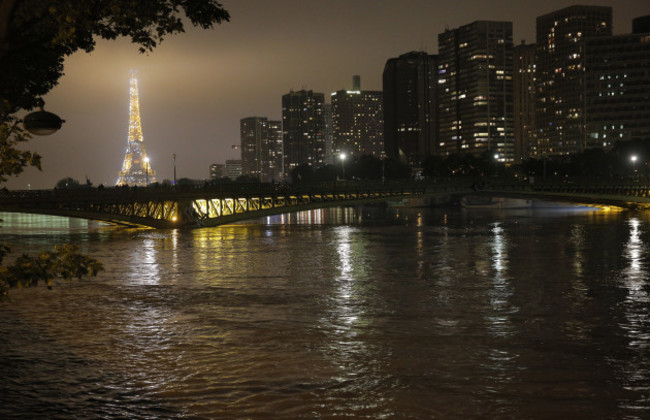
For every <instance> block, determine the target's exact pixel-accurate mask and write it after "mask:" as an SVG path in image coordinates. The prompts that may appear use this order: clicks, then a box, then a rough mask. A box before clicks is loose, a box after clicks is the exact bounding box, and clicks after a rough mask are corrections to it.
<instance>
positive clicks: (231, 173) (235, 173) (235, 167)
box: [225, 159, 242, 181]
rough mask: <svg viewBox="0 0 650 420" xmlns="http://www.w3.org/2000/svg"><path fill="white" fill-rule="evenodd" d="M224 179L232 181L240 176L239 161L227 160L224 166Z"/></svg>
mask: <svg viewBox="0 0 650 420" xmlns="http://www.w3.org/2000/svg"><path fill="white" fill-rule="evenodd" d="M225 172H226V177H227V178H230V179H232V180H233V181H234V180H236V179H237V178H239V177H240V176H242V170H241V159H227V160H226V165H225Z"/></svg>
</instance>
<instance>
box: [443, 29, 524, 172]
mask: <svg viewBox="0 0 650 420" xmlns="http://www.w3.org/2000/svg"><path fill="white" fill-rule="evenodd" d="M438 48H439V54H438V69H439V70H438V73H439V74H438V78H439V84H438V101H439V104H438V111H439V118H440V120H439V121H440V122H439V124H440V127H439V133H440V134H439V141H438V146H437V149H438V152H439V153H440V154H446V155H448V154H452V153H468V154H472V155H484V154H487V153H489V154H490V156H495V157H496V159H497V160H499V161H501V162H511V161H512V160H513V158H514V131H513V130H514V121H513V80H512V76H513V42H512V22H493V21H476V22H473V23H470V24H468V25H465V26H461V27H459V28H457V29H453V30H447V31H445V32H443V33H441V34H439V35H438Z"/></svg>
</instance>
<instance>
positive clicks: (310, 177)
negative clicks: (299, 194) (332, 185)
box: [290, 163, 314, 184]
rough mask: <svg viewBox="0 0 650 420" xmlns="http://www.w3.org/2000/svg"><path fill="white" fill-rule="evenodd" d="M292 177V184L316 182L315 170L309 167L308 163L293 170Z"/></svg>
mask: <svg viewBox="0 0 650 420" xmlns="http://www.w3.org/2000/svg"><path fill="white" fill-rule="evenodd" d="M290 175H291V182H292V183H294V184H297V183H299V182H313V181H314V169H313V168H312V167H311V165H307V164H306V163H305V164H302V165H298V166H296V167H295V168H293V170H292V171H291V174H290Z"/></svg>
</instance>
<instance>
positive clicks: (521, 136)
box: [513, 42, 537, 163]
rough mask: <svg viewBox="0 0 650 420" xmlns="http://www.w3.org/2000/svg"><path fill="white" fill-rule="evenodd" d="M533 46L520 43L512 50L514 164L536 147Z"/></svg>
mask: <svg viewBox="0 0 650 420" xmlns="http://www.w3.org/2000/svg"><path fill="white" fill-rule="evenodd" d="M535 50H536V46H535V44H526V43H524V42H522V43H521V44H520V45H517V46H516V47H515V48H514V72H513V85H514V111H515V112H514V129H515V132H514V134H515V155H514V161H515V163H521V162H522V161H524V160H526V159H528V157H529V156H530V155H531V153H533V150H532V149H531V148H532V147H534V146H536V145H537V142H536V139H537V125H536V124H535V121H536V119H535V103H536V101H535V74H536V72H535Z"/></svg>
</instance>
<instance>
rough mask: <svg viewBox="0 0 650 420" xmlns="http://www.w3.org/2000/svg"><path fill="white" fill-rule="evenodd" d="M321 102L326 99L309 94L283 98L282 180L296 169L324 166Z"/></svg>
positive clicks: (304, 93)
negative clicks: (300, 166)
mask: <svg viewBox="0 0 650 420" xmlns="http://www.w3.org/2000/svg"><path fill="white" fill-rule="evenodd" d="M324 102H325V95H323V94H322V93H314V92H313V91H311V90H300V91H298V92H294V91H291V92H289V93H287V94H286V95H282V130H283V142H284V173H285V177H289V175H290V174H291V171H292V170H293V169H295V168H296V167H297V166H299V165H303V164H307V165H311V166H313V167H315V168H317V167H319V166H322V165H324V164H325V117H324V112H323V105H324Z"/></svg>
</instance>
